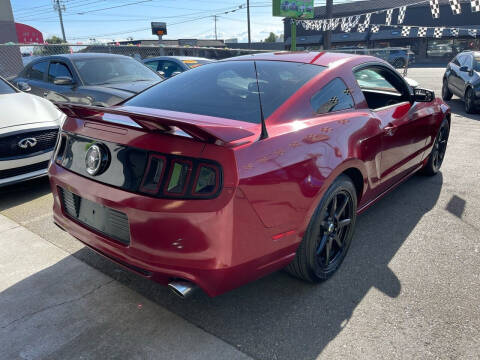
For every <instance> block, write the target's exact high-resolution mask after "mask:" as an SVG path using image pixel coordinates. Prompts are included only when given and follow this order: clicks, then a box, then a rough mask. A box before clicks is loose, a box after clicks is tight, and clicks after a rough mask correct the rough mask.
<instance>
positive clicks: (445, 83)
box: [442, 79, 453, 101]
mask: <svg viewBox="0 0 480 360" xmlns="http://www.w3.org/2000/svg"><path fill="white" fill-rule="evenodd" d="M452 96H453V94H452V92H451V91H450V89H449V88H448V81H447V79H443V86H442V99H443V100H444V101H448V100H451V99H452Z"/></svg>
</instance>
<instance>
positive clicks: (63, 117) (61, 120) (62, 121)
mask: <svg viewBox="0 0 480 360" xmlns="http://www.w3.org/2000/svg"><path fill="white" fill-rule="evenodd" d="M66 119H67V115H65V114H64V113H62V114H61V115H60V117H59V118H58V120H57V121H58V123H59V124H60V129H61V128H63V124H64V123H65V120H66Z"/></svg>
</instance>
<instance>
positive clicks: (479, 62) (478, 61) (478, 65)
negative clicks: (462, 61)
mask: <svg viewBox="0 0 480 360" xmlns="http://www.w3.org/2000/svg"><path fill="white" fill-rule="evenodd" d="M473 70H475V71H480V57H477V56H475V58H474V62H473Z"/></svg>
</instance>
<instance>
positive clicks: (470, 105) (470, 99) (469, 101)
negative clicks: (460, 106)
mask: <svg viewBox="0 0 480 360" xmlns="http://www.w3.org/2000/svg"><path fill="white" fill-rule="evenodd" d="M464 101H465V111H466V112H467V114H472V113H473V112H474V111H475V94H474V93H473V90H472V89H471V88H468V89H467V92H466V93H465V99H464Z"/></svg>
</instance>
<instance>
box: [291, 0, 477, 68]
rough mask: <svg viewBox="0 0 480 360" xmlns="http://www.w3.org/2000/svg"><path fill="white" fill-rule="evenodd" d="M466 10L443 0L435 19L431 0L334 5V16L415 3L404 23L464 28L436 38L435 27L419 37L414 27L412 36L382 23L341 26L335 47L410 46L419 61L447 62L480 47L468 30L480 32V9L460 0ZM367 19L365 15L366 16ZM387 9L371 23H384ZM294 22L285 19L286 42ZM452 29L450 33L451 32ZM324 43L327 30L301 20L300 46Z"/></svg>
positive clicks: (319, 12) (319, 13)
mask: <svg viewBox="0 0 480 360" xmlns="http://www.w3.org/2000/svg"><path fill="white" fill-rule="evenodd" d="M460 2H461V8H462V13H461V14H460V15H453V14H452V10H451V8H450V5H449V1H448V0H439V3H440V17H439V18H438V19H434V18H433V17H432V13H431V10H430V6H429V3H428V1H427V2H424V3H422V4H415V3H418V0H405V1H401V2H398V1H394V0H368V1H356V2H350V3H342V4H336V5H334V6H333V15H332V17H334V18H337V17H344V16H353V15H358V14H363V13H368V12H375V11H379V10H384V9H390V8H392V7H394V6H402V5H408V4H413V5H411V6H408V7H407V11H406V14H405V19H404V22H403V24H402V25H412V26H428V27H458V28H460V31H459V35H458V36H457V37H454V36H452V34H450V33H449V32H448V31H446V30H445V31H444V32H443V36H442V38H434V36H433V33H434V29H429V30H428V31H427V34H426V37H424V38H422V37H418V36H417V30H415V29H413V30H412V31H411V32H410V35H409V36H408V37H403V36H402V35H401V28H398V27H381V30H380V31H379V32H378V33H371V31H370V29H368V30H367V31H366V32H357V31H356V28H355V29H354V30H353V31H352V32H349V33H346V32H342V31H341V30H340V26H339V27H338V28H337V30H335V31H334V32H333V34H332V48H342V47H363V48H367V47H368V48H384V47H407V46H409V47H410V48H411V50H412V51H413V52H414V53H415V57H416V59H417V61H430V62H437V61H438V62H445V61H446V60H450V59H451V58H452V57H453V56H454V55H455V54H457V53H458V52H460V51H463V50H466V49H478V48H479V45H480V43H479V39H480V38H476V37H472V36H471V35H469V34H468V32H467V30H466V29H478V33H479V34H480V12H472V11H471V7H470V0H460ZM314 12H315V18H316V19H324V18H325V7H324V6H320V7H315V10H314ZM397 14H398V11H397V10H395V11H394V13H393V17H392V24H396V23H397ZM361 21H363V17H362V20H361ZM384 23H385V12H383V13H380V14H372V17H371V24H384ZM290 27H291V23H290V20H289V19H285V20H284V33H285V39H286V40H285V46H286V48H289V47H290V44H291V32H290V30H291V29H290ZM447 33H448V34H447ZM322 43H323V32H322V31H318V30H305V29H304V28H303V26H302V25H300V24H297V49H321V48H322Z"/></svg>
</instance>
